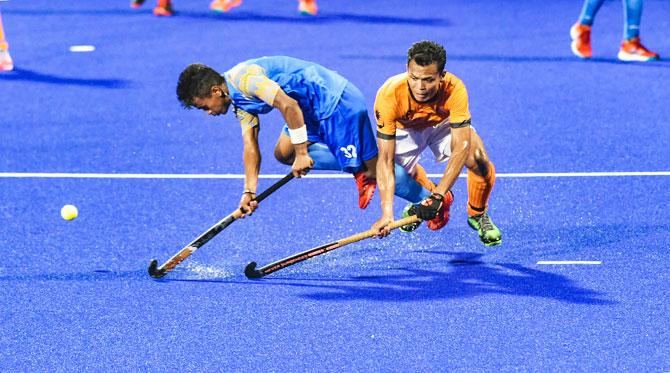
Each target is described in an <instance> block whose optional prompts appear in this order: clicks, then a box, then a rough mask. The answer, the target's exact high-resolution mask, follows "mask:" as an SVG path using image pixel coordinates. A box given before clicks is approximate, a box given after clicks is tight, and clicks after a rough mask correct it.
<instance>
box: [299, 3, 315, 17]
mask: <svg viewBox="0 0 670 373" xmlns="http://www.w3.org/2000/svg"><path fill="white" fill-rule="evenodd" d="M298 11H299V12H300V14H302V15H303V16H315V15H316V13H318V12H319V7H318V6H316V0H300V1H299V3H298Z"/></svg>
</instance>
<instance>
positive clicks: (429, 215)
mask: <svg viewBox="0 0 670 373" xmlns="http://www.w3.org/2000/svg"><path fill="white" fill-rule="evenodd" d="M443 200H444V196H443V195H441V194H440V193H433V194H431V195H430V197H428V198H426V199H424V200H423V201H421V203H419V204H418V205H417V206H416V216H418V217H419V219H421V220H431V219H435V217H436V216H437V213H438V211H440V207H442V203H443Z"/></svg>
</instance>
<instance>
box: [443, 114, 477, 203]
mask: <svg viewBox="0 0 670 373" xmlns="http://www.w3.org/2000/svg"><path fill="white" fill-rule="evenodd" d="M467 122H468V123H469V122H470V121H469V120H468V121H467ZM471 134H472V129H471V128H470V126H469V125H466V126H463V127H458V128H453V127H452V129H451V156H450V157H449V161H448V162H447V168H446V169H445V170H444V174H443V175H442V179H440V182H439V184H437V187H436V188H435V192H436V193H439V194H440V195H442V196H444V195H445V194H446V193H447V191H449V190H451V188H452V187H453V186H454V184H455V183H456V179H457V178H458V174H460V172H461V170H462V169H463V166H465V160H466V159H467V157H468V154H470V146H471V139H470V136H471Z"/></svg>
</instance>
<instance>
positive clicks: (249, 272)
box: [244, 262, 265, 279]
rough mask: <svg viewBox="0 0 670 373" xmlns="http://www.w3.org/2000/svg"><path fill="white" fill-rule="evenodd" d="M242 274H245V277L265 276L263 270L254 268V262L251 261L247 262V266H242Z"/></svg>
mask: <svg viewBox="0 0 670 373" xmlns="http://www.w3.org/2000/svg"><path fill="white" fill-rule="evenodd" d="M244 275H245V276H247V278H249V279H252V278H261V277H263V276H265V275H264V274H263V272H261V271H259V270H257V269H256V262H251V263H249V264H247V266H246V267H245V268H244Z"/></svg>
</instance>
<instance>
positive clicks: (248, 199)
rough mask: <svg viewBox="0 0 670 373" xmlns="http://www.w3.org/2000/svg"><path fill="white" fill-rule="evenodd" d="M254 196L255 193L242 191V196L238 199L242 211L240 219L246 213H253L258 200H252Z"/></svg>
mask: <svg viewBox="0 0 670 373" xmlns="http://www.w3.org/2000/svg"><path fill="white" fill-rule="evenodd" d="M254 198H256V194H255V193H249V192H245V193H242V198H241V199H240V210H241V211H242V215H240V218H241V219H244V217H245V216H247V215H251V214H253V212H254V210H256V207H258V201H256V200H254Z"/></svg>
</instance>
